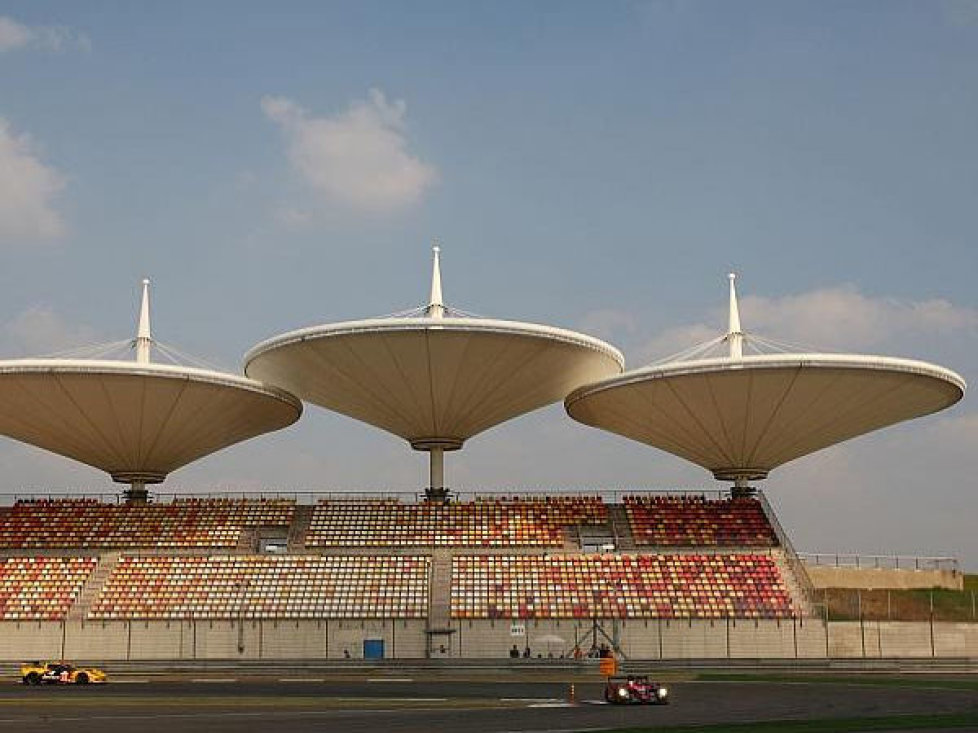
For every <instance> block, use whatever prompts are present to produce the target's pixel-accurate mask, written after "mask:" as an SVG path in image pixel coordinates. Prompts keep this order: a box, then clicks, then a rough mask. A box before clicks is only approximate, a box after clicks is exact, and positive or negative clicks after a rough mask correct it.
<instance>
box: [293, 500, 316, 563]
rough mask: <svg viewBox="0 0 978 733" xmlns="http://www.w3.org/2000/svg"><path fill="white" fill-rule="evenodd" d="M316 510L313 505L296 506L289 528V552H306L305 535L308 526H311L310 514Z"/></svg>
mask: <svg viewBox="0 0 978 733" xmlns="http://www.w3.org/2000/svg"><path fill="white" fill-rule="evenodd" d="M315 509H316V506H315V505H314V504H297V505H296V507H295V516H293V517H292V524H291V526H290V527H289V552H290V553H292V554H301V553H303V552H306V534H308V532H309V525H310V524H312V513H313V511H314V510H315Z"/></svg>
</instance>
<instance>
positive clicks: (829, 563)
mask: <svg viewBox="0 0 978 733" xmlns="http://www.w3.org/2000/svg"><path fill="white" fill-rule="evenodd" d="M798 556H799V557H800V558H801V559H802V561H803V562H804V563H805V564H806V565H811V566H813V567H835V568H856V569H880V570H945V571H950V572H952V573H959V572H961V570H960V564H959V563H958V559H957V558H956V557H930V556H926V555H861V554H856V553H840V552H799V553H798Z"/></svg>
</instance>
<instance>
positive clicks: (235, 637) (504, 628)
mask: <svg viewBox="0 0 978 733" xmlns="http://www.w3.org/2000/svg"><path fill="white" fill-rule="evenodd" d="M601 626H602V628H603V630H604V632H605V633H607V635H608V636H609V637H611V638H617V639H618V640H619V644H620V646H621V648H622V650H623V651H624V653H625V655H626V656H627V657H628V658H630V659H659V658H662V659H728V658H730V659H752V658H768V659H770V658H783V659H794V658H799V659H801V658H813V659H819V658H826V657H830V658H854V659H855V658H879V657H905V658H913V657H931V656H937V657H949V658H953V657H978V623H945V622H935V623H933V624H931V623H929V622H926V621H922V622H897V621H891V622H888V621H879V622H877V621H866V622H863V623H860V622H858V621H834V622H830V623H828V624H826V623H825V622H823V621H821V620H819V619H802V620H797V621H794V620H782V621H778V620H767V619H765V620H757V621H754V620H744V619H738V620H731V621H726V620H717V621H702V620H695V621H658V620H654V619H651V620H647V621H646V620H629V621H619V622H612V621H606V622H603V623H602V625H601ZM516 627H517V628H516V629H514V624H513V623H512V622H511V621H509V620H508V619H500V620H496V621H489V620H478V621H476V620H473V621H457V620H456V621H453V622H452V624H451V631H452V633H448V634H439V635H437V636H433V637H432V639H433V647H434V649H433V651H434V656H445V657H466V658H495V659H505V658H508V656H509V650H510V649H511V647H512V646H513V645H514V644H515V645H516V646H517V648H518V649H519V650H520V651H521V652H522V650H523V649H524V648H525V647H526V646H527V644H529V646H530V648H531V650H532V653H533V656H534V657H537V656H542V657H544V658H547V657H548V656H550V654H553V656H554V657H559V656H560V654H561V653H565V654H569V653H570V651H571V649H572V648H573V645H574V643H575V641H577V642H578V643H579V644H580V645H581V648H582V649H585V650H586V649H588V648H589V647H590V646H591V640H592V625H591V623H590V622H589V621H571V620H558V619H540V620H529V621H526V622H523V623H519V622H518V623H517V624H516ZM514 632H515V633H514ZM548 638H549V639H550V640H549V641H548ZM369 639H380V640H383V642H384V652H385V656H386V657H388V658H398V659H418V658H423V657H424V656H425V655H426V650H427V647H428V644H429V641H428V634H427V632H426V626H425V622H424V621H423V620H420V619H414V620H406V621H405V620H391V619H387V620H370V619H364V620H361V619H346V620H311V619H305V620H299V621H296V620H292V621H287V620H283V621H245V622H244V626H243V628H239V627H238V624H237V623H236V622H235V621H213V622H211V621H197V622H179V621H171V622H166V621H148V622H146V621H133V622H131V623H127V622H125V621H106V622H101V621H98V622H92V621H86V622H66V623H64V624H62V623H59V622H24V621H21V622H13V621H7V622H0V659H3V660H8V661H22V660H29V659H44V660H48V659H58V658H62V657H64V658H67V659H87V660H105V661H112V660H126V659H133V660H139V659H343V658H345V655H344V651H348V652H349V654H350V657H351V658H353V659H359V658H362V656H363V642H364V641H365V640H369ZM556 639H560V640H562V641H556ZM598 641H599V643H600V642H605V641H606V639H605V637H604V636H603V635H601V634H599V636H598ZM442 645H444V647H445V651H444V653H443V654H442V653H441V651H440V648H441V646H442Z"/></svg>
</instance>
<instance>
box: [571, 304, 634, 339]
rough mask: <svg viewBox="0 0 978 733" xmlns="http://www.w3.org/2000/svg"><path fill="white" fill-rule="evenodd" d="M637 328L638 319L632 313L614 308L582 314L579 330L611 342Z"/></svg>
mask: <svg viewBox="0 0 978 733" xmlns="http://www.w3.org/2000/svg"><path fill="white" fill-rule="evenodd" d="M636 328H638V319H636V317H635V315H634V314H633V313H628V312H626V311H622V310H617V309H615V308H600V309H598V310H593V311H590V312H588V313H585V314H584V317H583V318H582V319H581V323H580V330H581V331H583V332H584V333H587V334H590V335H592V336H597V337H598V338H601V339H606V340H609V341H613V340H614V339H615V338H616V337H618V336H619V335H622V336H627V335H629V334H632V333H634V332H635V329H636Z"/></svg>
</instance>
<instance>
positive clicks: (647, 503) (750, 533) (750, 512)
mask: <svg viewBox="0 0 978 733" xmlns="http://www.w3.org/2000/svg"><path fill="white" fill-rule="evenodd" d="M624 504H625V512H626V514H627V515H628V524H629V527H630V528H631V530H632V536H633V537H634V538H635V543H636V544H638V545H655V546H659V547H669V546H687V547H774V546H776V545H777V544H778V541H777V537H776V536H775V534H774V530H773V529H772V527H771V524H770V522H768V520H767V517H766V516H765V514H764V509H763V507H762V506H761V503H760V502H759V501H758V500H757V499H752V498H737V499H716V500H711V499H705V498H702V497H697V496H626V497H625V500H624Z"/></svg>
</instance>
